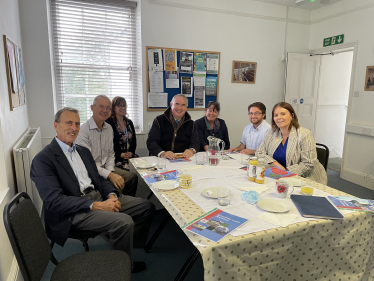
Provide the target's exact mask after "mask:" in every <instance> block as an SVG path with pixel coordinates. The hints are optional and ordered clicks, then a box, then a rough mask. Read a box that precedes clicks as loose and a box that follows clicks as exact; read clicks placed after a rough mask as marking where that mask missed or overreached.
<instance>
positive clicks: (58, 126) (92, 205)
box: [30, 107, 155, 272]
mask: <svg viewBox="0 0 374 281" xmlns="http://www.w3.org/2000/svg"><path fill="white" fill-rule="evenodd" d="M54 127H55V130H56V132H57V136H56V137H55V138H54V139H53V140H52V142H51V143H50V144H49V145H47V146H46V147H45V148H44V149H43V150H42V151H41V152H39V153H38V154H37V155H36V156H35V158H34V160H33V161H32V165H31V173H30V174H31V179H32V180H33V181H34V182H35V184H36V187H37V189H38V191H39V194H40V197H41V198H42V200H43V203H44V218H45V226H46V232H47V235H48V237H49V238H50V239H51V240H53V241H55V242H56V243H57V244H59V245H61V246H63V245H64V243H65V242H66V240H67V238H68V234H69V231H70V229H74V230H76V231H79V230H86V231H97V232H104V233H108V234H109V235H110V239H109V244H110V247H111V248H112V249H116V250H123V251H125V252H126V253H128V254H129V256H130V258H131V259H132V249H133V239H134V238H135V239H136V242H137V243H138V244H139V245H142V246H144V244H145V243H146V240H147V235H148V231H149V226H150V223H151V220H152V215H153V212H154V209H155V207H154V205H153V204H152V203H151V202H149V201H148V200H145V199H142V198H134V197H131V196H120V197H118V196H119V193H118V191H117V189H115V188H114V187H113V186H111V185H110V184H108V183H107V181H106V180H105V179H104V178H102V177H101V176H100V175H99V173H98V171H97V167H96V164H95V161H94V159H93V158H92V155H91V152H90V151H89V150H88V149H87V148H85V147H82V146H79V145H75V144H74V141H75V139H76V138H77V136H78V132H79V128H80V118H79V115H78V111H77V110H76V109H74V108H69V107H65V108H63V109H61V110H59V111H58V112H57V113H56V115H55V122H54ZM145 269H146V265H145V263H144V262H133V272H139V271H142V270H145ZM108 270H110V269H109V268H108Z"/></svg>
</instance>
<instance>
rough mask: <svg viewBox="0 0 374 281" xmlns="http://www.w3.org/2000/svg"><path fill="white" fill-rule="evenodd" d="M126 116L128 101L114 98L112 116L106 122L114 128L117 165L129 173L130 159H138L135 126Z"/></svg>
mask: <svg viewBox="0 0 374 281" xmlns="http://www.w3.org/2000/svg"><path fill="white" fill-rule="evenodd" d="M126 115H127V103H126V100H125V99H124V98H123V97H114V98H113V100H112V112H111V116H110V117H109V118H108V119H107V120H106V121H105V122H107V123H108V124H110V125H111V126H112V128H113V147H114V154H115V158H116V160H115V165H116V167H118V168H121V169H124V170H127V171H129V170H130V167H129V159H130V158H133V157H137V156H136V154H135V150H136V134H135V128H134V124H133V123H132V121H131V120H130V119H128V118H127V116H126Z"/></svg>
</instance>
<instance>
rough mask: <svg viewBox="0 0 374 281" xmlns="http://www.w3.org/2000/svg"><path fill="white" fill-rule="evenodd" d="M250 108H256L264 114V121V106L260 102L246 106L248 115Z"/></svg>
mask: <svg viewBox="0 0 374 281" xmlns="http://www.w3.org/2000/svg"><path fill="white" fill-rule="evenodd" d="M251 107H258V108H259V109H260V110H261V113H262V114H265V116H264V119H266V106H265V105H264V104H263V103H262V102H259V101H258V102H254V103H251V104H250V105H249V106H248V113H249V110H250V109H251Z"/></svg>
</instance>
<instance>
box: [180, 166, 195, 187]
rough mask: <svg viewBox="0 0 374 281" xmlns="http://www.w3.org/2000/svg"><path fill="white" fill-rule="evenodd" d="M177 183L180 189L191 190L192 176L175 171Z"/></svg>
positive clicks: (184, 172)
mask: <svg viewBox="0 0 374 281" xmlns="http://www.w3.org/2000/svg"><path fill="white" fill-rule="evenodd" d="M177 181H178V184H179V187H180V188H185V189H187V188H191V186H192V175H191V174H187V173H186V171H185V170H177Z"/></svg>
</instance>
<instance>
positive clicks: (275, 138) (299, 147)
mask: <svg viewBox="0 0 374 281" xmlns="http://www.w3.org/2000/svg"><path fill="white" fill-rule="evenodd" d="M271 125H272V130H268V131H267V132H266V134H265V137H264V139H263V141H262V142H261V145H260V146H259V148H258V149H257V151H256V156H257V157H259V158H264V159H265V162H266V163H269V164H272V165H275V166H278V167H279V168H281V169H283V170H287V171H290V172H292V173H295V174H297V175H299V176H301V177H304V178H308V179H311V180H313V181H316V182H319V183H322V184H327V175H326V171H325V169H324V168H323V166H322V164H321V163H320V162H319V161H318V159H317V151H316V143H315V141H314V139H313V135H312V132H311V131H310V130H308V129H306V128H303V127H300V125H299V122H298V120H297V116H296V113H295V110H294V109H293V107H292V106H291V105H290V104H289V103H286V102H280V103H277V104H276V105H274V107H273V111H272V120H271Z"/></svg>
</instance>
